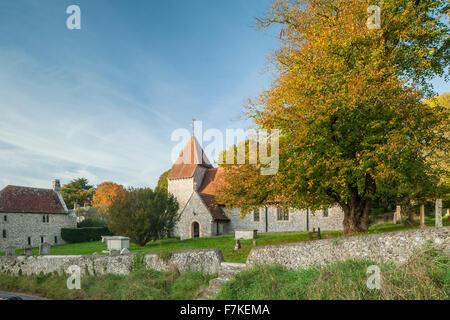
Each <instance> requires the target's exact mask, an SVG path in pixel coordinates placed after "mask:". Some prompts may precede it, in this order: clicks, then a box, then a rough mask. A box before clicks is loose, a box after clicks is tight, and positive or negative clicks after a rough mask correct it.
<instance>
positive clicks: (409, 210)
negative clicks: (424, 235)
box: [402, 201, 418, 226]
mask: <svg viewBox="0 0 450 320" xmlns="http://www.w3.org/2000/svg"><path fill="white" fill-rule="evenodd" d="M414 209H415V207H414V205H413V204H412V203H411V201H407V202H405V203H404V204H403V205H402V210H404V212H406V215H407V219H406V220H405V221H404V222H403V225H405V226H417V225H418V224H417V223H416V221H414V217H415V214H414Z"/></svg>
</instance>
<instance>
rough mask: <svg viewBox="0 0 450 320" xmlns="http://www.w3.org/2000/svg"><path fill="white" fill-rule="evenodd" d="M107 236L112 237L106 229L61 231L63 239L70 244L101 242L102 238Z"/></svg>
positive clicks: (65, 229) (66, 229) (91, 228)
mask: <svg viewBox="0 0 450 320" xmlns="http://www.w3.org/2000/svg"><path fill="white" fill-rule="evenodd" d="M107 235H111V233H110V232H109V230H108V228H105V227H90V228H63V229H61V237H62V238H63V240H64V241H66V242H68V243H79V242H90V241H100V240H101V239H102V236H107Z"/></svg>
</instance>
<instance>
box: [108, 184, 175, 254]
mask: <svg viewBox="0 0 450 320" xmlns="http://www.w3.org/2000/svg"><path fill="white" fill-rule="evenodd" d="M178 206H179V205H178V202H177V200H176V199H175V197H173V196H172V195H171V194H169V193H168V192H167V190H163V189H157V190H155V191H153V190H152V189H149V188H145V189H129V190H127V191H126V193H125V194H122V195H120V196H119V197H117V198H116V199H115V201H114V202H113V203H112V205H111V206H110V208H109V213H110V217H109V221H108V227H109V229H110V230H111V231H112V232H114V233H115V234H117V235H122V236H127V237H130V239H131V241H133V242H135V243H137V244H138V245H140V246H144V245H145V244H146V243H147V242H149V241H150V240H159V239H162V238H165V237H168V236H169V235H170V232H171V231H172V229H173V228H174V227H175V224H176V222H177V221H178V219H179V214H178Z"/></svg>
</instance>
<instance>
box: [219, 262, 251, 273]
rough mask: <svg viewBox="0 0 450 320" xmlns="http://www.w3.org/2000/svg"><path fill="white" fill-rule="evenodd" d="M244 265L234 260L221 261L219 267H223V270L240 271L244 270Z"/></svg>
mask: <svg viewBox="0 0 450 320" xmlns="http://www.w3.org/2000/svg"><path fill="white" fill-rule="evenodd" d="M245 267H246V264H245V263H234V262H222V263H221V264H220V269H225V270H238V271H242V270H244V269H245Z"/></svg>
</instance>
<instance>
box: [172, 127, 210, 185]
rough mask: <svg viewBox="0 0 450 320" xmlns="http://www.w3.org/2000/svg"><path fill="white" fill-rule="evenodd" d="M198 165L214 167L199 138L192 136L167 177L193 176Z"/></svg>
mask: <svg viewBox="0 0 450 320" xmlns="http://www.w3.org/2000/svg"><path fill="white" fill-rule="evenodd" d="M197 166H202V167H205V168H212V165H211V163H210V162H209V160H208V158H207V157H206V155H205V153H204V152H203V149H202V148H201V146H200V144H199V143H198V141H197V139H196V138H195V137H194V136H192V137H191V139H190V140H189V142H188V143H187V144H186V146H185V147H184V149H183V151H182V152H181V153H180V155H179V157H178V159H177V161H175V163H174V164H173V166H172V168H171V169H170V172H169V174H168V176H167V179H185V178H192V177H193V176H194V173H195V169H196V168H197Z"/></svg>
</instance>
